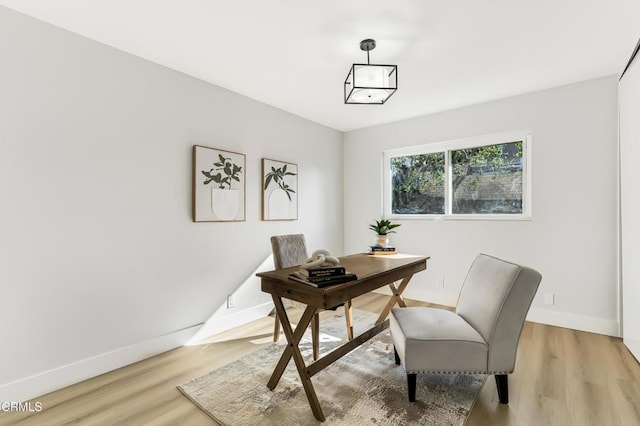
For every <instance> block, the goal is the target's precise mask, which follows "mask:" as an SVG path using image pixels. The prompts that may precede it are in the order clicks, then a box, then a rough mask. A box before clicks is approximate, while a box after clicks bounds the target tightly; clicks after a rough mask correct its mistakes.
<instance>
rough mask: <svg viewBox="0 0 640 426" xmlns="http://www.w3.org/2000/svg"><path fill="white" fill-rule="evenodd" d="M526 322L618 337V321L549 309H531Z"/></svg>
mask: <svg viewBox="0 0 640 426" xmlns="http://www.w3.org/2000/svg"><path fill="white" fill-rule="evenodd" d="M527 321H533V322H539V323H541V324H547V325H555V326H558V327H564V328H571V329H573V330H580V331H588V332H590V333H597V334H604V335H607V336H614V337H620V330H619V329H620V324H619V323H618V321H615V320H608V319H604V318H596V317H590V316H586V315H578V314H570V313H567V312H558V311H552V310H550V309H541V308H531V309H529V314H528V315H527Z"/></svg>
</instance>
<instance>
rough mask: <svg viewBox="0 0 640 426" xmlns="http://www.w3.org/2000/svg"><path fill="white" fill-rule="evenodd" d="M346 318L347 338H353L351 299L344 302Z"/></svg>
mask: <svg viewBox="0 0 640 426" xmlns="http://www.w3.org/2000/svg"><path fill="white" fill-rule="evenodd" d="M344 319H345V321H346V322H347V338H348V339H349V340H353V310H352V309H351V299H349V300H347V301H346V302H344Z"/></svg>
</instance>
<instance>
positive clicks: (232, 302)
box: [227, 294, 236, 309]
mask: <svg viewBox="0 0 640 426" xmlns="http://www.w3.org/2000/svg"><path fill="white" fill-rule="evenodd" d="M235 307H236V299H235V298H234V297H233V294H230V295H228V296H227V309H231V308H235Z"/></svg>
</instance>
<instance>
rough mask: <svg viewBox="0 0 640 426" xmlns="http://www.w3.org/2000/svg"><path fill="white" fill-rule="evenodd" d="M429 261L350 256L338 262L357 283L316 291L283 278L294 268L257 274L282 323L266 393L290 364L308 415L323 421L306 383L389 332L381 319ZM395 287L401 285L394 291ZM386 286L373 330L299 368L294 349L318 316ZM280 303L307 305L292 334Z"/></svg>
mask: <svg viewBox="0 0 640 426" xmlns="http://www.w3.org/2000/svg"><path fill="white" fill-rule="evenodd" d="M428 259H429V258H428V257H424V256H413V255H402V254H398V255H379V256H370V255H367V254H355V255H351V256H345V257H341V258H340V265H341V266H344V267H345V268H346V269H347V270H348V271H350V272H353V273H355V274H356V275H357V276H358V279H357V280H356V281H351V282H348V283H344V284H337V285H334V286H329V287H324V288H316V287H313V286H309V285H305V284H302V283H299V282H297V281H294V280H291V279H289V278H288V275H289V274H290V273H291V272H294V271H296V270H298V269H299V267H297V266H296V267H292V268H285V269H279V270H276V271H270V272H262V273H259V274H257V275H258V276H259V277H260V278H261V279H262V291H264V292H266V293H270V294H271V297H272V298H273V303H274V305H275V308H276V312H277V313H278V317H279V318H280V320H281V323H282V331H283V333H284V335H285V337H286V338H287V342H288V345H287V346H286V348H285V349H284V351H283V353H282V356H281V357H280V360H279V361H278V363H277V364H276V367H275V369H274V371H273V374H272V375H271V378H270V379H269V382H268V383H267V386H268V387H269V389H271V390H273V389H275V387H276V385H277V384H278V381H279V380H280V377H282V374H283V373H284V370H285V368H286V367H287V364H289V360H291V358H293V361H294V362H295V364H296V368H297V369H298V374H299V375H300V380H301V381H302V385H303V387H304V390H305V393H306V395H307V399H308V400H309V405H310V406H311V411H312V412H313V415H314V416H315V418H316V419H318V420H320V421H324V419H325V417H324V414H323V413H322V408H321V407H320V402H319V401H318V397H317V396H316V391H315V389H314V388H313V383H311V377H313V376H314V375H316V374H317V373H319V372H320V371H322V370H324V369H325V368H326V367H328V366H329V365H331V364H332V363H333V362H335V361H336V360H338V359H340V358H342V357H343V356H344V355H346V354H348V353H349V352H351V351H352V350H353V349H355V348H357V347H358V346H360V345H362V344H363V343H364V342H366V341H367V340H369V339H371V338H372V337H373V336H375V335H376V334H378V333H380V332H381V331H382V330H384V329H386V328H388V327H389V320H388V319H386V318H387V316H388V315H389V312H390V311H391V308H392V307H393V305H395V304H396V303H397V304H398V305H400V306H406V304H405V303H404V300H403V299H402V293H403V292H404V290H405V288H406V287H407V284H409V280H411V277H412V276H413V274H415V273H416V272H420V271H423V270H425V269H426V268H427V260H428ZM395 281H401V282H400V284H399V285H398V286H396V284H395ZM385 285H388V286H389V288H390V289H391V291H392V294H393V297H392V298H391V299H390V300H389V303H387V305H386V306H385V308H384V309H383V310H382V312H381V313H380V315H379V316H378V319H377V320H376V322H375V325H374V326H373V327H372V328H370V329H369V330H367V331H365V332H364V333H362V334H361V335H359V336H357V337H355V338H354V339H353V340H349V341H347V342H346V343H345V344H344V345H342V346H340V347H338V348H336V349H334V350H333V351H331V352H329V353H328V354H326V355H325V356H323V357H322V358H320V359H318V360H317V361H315V362H313V363H312V364H309V365H306V364H305V363H304V359H303V358H302V354H301V353H300V348H299V347H298V344H299V343H300V340H301V339H302V335H303V334H304V332H305V330H306V329H307V327H308V326H309V323H310V322H311V320H312V319H313V316H314V315H315V313H316V312H317V311H318V310H320V309H329V308H332V307H334V306H337V305H339V304H341V303H345V302H346V301H348V300H351V299H354V298H356V297H358V296H360V295H363V294H365V293H368V292H370V291H372V290H375V289H377V288H380V287H384V286H385ZM282 298H285V299H291V300H295V301H298V302H302V303H304V304H306V305H307V307H306V309H305V310H304V313H303V314H302V317H301V318H300V321H299V322H298V325H297V326H296V329H295V330H293V329H292V328H291V322H290V321H289V317H288V316H287V312H286V310H285V308H284V304H283V302H282Z"/></svg>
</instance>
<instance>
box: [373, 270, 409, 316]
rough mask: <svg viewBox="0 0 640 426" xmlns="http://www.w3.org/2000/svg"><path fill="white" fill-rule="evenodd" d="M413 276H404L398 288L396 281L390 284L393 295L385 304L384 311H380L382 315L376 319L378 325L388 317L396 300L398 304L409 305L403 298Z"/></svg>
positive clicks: (404, 306)
mask: <svg viewBox="0 0 640 426" xmlns="http://www.w3.org/2000/svg"><path fill="white" fill-rule="evenodd" d="M412 276H413V275H410V276H408V277H406V278H404V279H403V280H402V282H400V285H399V286H398V287H397V288H396V285H395V283H391V284H389V288H390V289H391V293H392V294H393V295H392V296H391V299H389V301H388V302H387V306H385V307H384V309H383V310H382V312H380V316H379V317H378V319H377V320H376V325H378V324H380V323H381V322H382V321H384V320H385V319H387V316H388V315H389V312H391V308H393V305H395V304H396V302H397V303H398V305H400V306H402V307H403V308H406V307H407V304H406V303H404V299H403V298H402V292H403V291H404V289H405V288H407V285H408V284H409V281H411V277H412Z"/></svg>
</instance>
